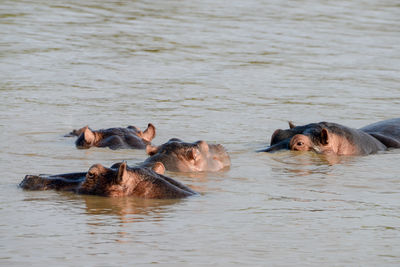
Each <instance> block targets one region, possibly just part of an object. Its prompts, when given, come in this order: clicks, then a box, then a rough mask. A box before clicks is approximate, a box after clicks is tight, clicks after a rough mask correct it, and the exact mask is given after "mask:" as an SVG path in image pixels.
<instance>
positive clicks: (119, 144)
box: [66, 123, 156, 149]
mask: <svg viewBox="0 0 400 267" xmlns="http://www.w3.org/2000/svg"><path fill="white" fill-rule="evenodd" d="M155 135H156V128H155V127H154V125H153V124H151V123H149V124H148V127H147V129H146V130H144V131H143V132H142V131H141V130H140V129H139V128H137V127H135V126H128V127H126V128H109V129H100V130H92V129H90V128H89V127H88V126H85V127H83V128H80V129H78V130H73V131H72V132H70V133H69V134H68V135H66V136H78V139H77V140H76V141H75V145H76V147H77V148H79V149H88V148H90V147H93V146H94V147H109V148H111V149H123V148H135V149H145V148H146V145H149V144H151V141H152V140H153V138H154V137H155Z"/></svg>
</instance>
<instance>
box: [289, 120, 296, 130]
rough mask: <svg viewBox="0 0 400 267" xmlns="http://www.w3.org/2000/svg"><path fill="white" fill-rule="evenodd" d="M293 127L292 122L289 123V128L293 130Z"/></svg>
mask: <svg viewBox="0 0 400 267" xmlns="http://www.w3.org/2000/svg"><path fill="white" fill-rule="evenodd" d="M295 127H296V125H294V123H293V122H292V121H289V128H290V129H293V128H295Z"/></svg>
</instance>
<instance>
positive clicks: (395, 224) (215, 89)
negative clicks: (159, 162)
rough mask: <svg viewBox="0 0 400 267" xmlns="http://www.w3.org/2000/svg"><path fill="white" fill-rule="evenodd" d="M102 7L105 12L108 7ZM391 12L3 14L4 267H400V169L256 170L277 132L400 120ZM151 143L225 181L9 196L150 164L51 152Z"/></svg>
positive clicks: (173, 4)
mask: <svg viewBox="0 0 400 267" xmlns="http://www.w3.org/2000/svg"><path fill="white" fill-rule="evenodd" d="M106 2H107V3H106ZM399 18H400V4H399V2H398V1H394V0H386V1H362V0H356V1H262V0H259V1H255V0H254V1H95V0H93V1H91V0H88V1H50V2H49V1H40V0H37V1H0V35H1V38H0V97H1V103H2V105H0V131H1V137H2V142H1V143H0V162H1V179H0V215H1V222H0V237H1V239H0V264H1V265H3V264H4V265H24V266H25V265H27V264H29V265H33V266H39V265H40V266H45V265H49V266H52V265H55V264H58V265H59V264H66V265H77V264H79V265H81V264H85V265H92V266H95V265H97V266H106V265H108V266H109V265H116V266H126V265H137V264H149V263H166V264H178V265H186V264H189V263H192V264H193V263H194V264H197V265H199V264H216V265H227V264H228V265H236V264H237V265H243V264H245V265H274V266H277V265H278V266H279V265H281V266H287V265H303V266H304V265H315V266H320V265H321V264H323V265H326V266H346V265H356V266H365V265H371V266H377V265H379V266H382V265H398V264H399V263H400V227H399V225H400V200H399V199H400V198H399V194H400V176H399V167H398V166H399V163H400V152H399V151H395V150H394V151H389V152H385V153H381V154H378V155H370V156H365V157H344V158H341V159H339V162H335V163H333V162H329V161H327V160H326V159H325V158H322V157H320V156H316V155H312V154H309V153H293V152H283V153H276V154H272V155H271V154H266V153H255V152H254V151H255V150H257V149H260V148H263V147H265V146H266V145H267V144H268V143H269V141H270V136H271V134H272V132H273V131H274V130H275V129H277V128H286V127H287V121H288V120H292V121H294V122H295V123H296V124H305V123H309V122H318V121H322V120H326V121H333V122H338V123H342V124H345V125H348V126H353V127H362V126H364V125H367V124H369V123H373V122H376V121H379V120H383V119H388V118H394V117H399V114H400V75H399V69H400V45H399V44H400V31H399V29H400V20H399ZM148 122H152V123H153V124H154V125H155V126H156V127H157V137H156V138H155V139H154V141H153V143H154V144H161V143H164V142H165V141H167V140H168V139H170V138H172V137H178V138H181V139H183V140H185V141H190V142H192V141H196V140H200V139H203V140H207V141H209V142H211V143H221V144H223V145H224V146H225V147H226V148H227V149H228V151H229V152H230V155H231V159H232V167H231V169H230V170H229V171H227V172H224V173H217V174H214V173H210V174H207V175H200V176H192V177H189V176H187V175H185V174H180V173H168V175H169V176H170V177H173V178H175V179H178V180H180V181H182V182H183V183H185V184H187V185H189V186H191V187H192V188H194V189H196V190H197V191H199V192H201V196H199V197H192V198H188V199H184V200H179V201H176V200H175V201H166V200H163V201H160V200H139V199H134V198H122V199H109V198H101V197H93V196H80V195H74V194H71V193H62V192H54V191H47V192H30V191H23V190H21V189H19V188H18V187H17V185H18V183H19V182H20V181H21V179H22V178H23V177H24V175H25V174H39V173H50V174H54V173H63V172H71V171H85V170H87V169H88V168H89V167H90V166H91V165H92V164H95V163H101V164H104V165H108V166H110V165H111V164H112V163H115V162H118V161H121V160H127V161H128V164H132V165H133V164H135V163H137V162H141V161H143V160H144V159H145V158H146V155H145V152H144V151H141V150H119V151H112V150H109V149H99V148H98V149H90V150H86V151H83V150H77V149H76V148H75V147H74V139H73V138H65V137H63V135H64V134H65V133H68V132H69V131H70V130H71V129H73V128H78V127H82V126H84V125H87V124H89V125H90V126H91V127H92V128H94V129H98V128H107V127H119V126H120V127H125V126H128V125H136V126H138V127H140V128H145V126H146V125H147V123H148Z"/></svg>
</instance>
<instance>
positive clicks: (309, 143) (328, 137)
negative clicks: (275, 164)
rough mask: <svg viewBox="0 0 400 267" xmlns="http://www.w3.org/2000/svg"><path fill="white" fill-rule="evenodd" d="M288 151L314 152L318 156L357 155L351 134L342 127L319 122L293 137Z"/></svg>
mask: <svg viewBox="0 0 400 267" xmlns="http://www.w3.org/2000/svg"><path fill="white" fill-rule="evenodd" d="M289 149H290V150H294V151H314V152H316V153H320V154H337V155H355V154H359V153H360V152H361V151H359V149H358V147H357V145H356V144H355V136H354V134H353V132H352V131H351V130H350V129H349V128H347V127H344V126H342V125H339V124H336V123H329V122H320V123H317V124H315V125H314V126H313V127H311V128H309V129H307V130H305V131H303V133H301V134H296V135H295V136H293V137H292V138H291V140H290V143H289Z"/></svg>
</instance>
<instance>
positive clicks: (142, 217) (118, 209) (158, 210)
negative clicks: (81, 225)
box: [82, 196, 182, 223]
mask: <svg viewBox="0 0 400 267" xmlns="http://www.w3.org/2000/svg"><path fill="white" fill-rule="evenodd" d="M82 199H83V200H84V203H85V205H86V212H87V214H88V215H91V214H92V215H98V214H101V215H104V214H109V215H116V216H118V218H119V220H120V223H134V222H141V221H142V222H143V221H147V220H152V221H161V220H162V218H163V214H164V216H166V215H168V211H169V210H168V207H169V206H171V205H174V204H177V203H179V202H181V201H182V200H179V199H178V200H176V199H169V200H165V199H163V200H160V199H140V198H134V197H122V198H107V197H98V196H82Z"/></svg>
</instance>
